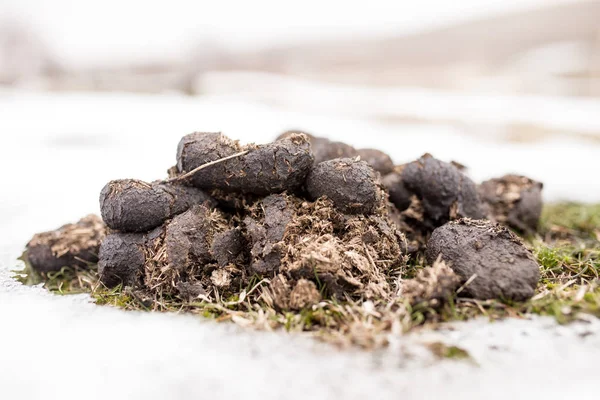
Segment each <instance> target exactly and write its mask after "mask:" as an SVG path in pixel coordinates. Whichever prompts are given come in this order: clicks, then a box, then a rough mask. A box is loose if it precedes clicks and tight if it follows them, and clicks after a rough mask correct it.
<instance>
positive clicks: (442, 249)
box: [26, 132, 591, 347]
mask: <svg viewBox="0 0 600 400" xmlns="http://www.w3.org/2000/svg"><path fill="white" fill-rule="evenodd" d="M168 176H169V177H168V179H166V180H163V181H155V182H152V183H146V182H143V181H139V180H135V179H123V180H114V181H111V182H109V183H108V184H107V185H106V186H105V187H104V188H103V189H102V191H101V194H100V209H101V215H102V219H103V220H104V222H102V221H101V220H99V219H98V218H97V217H93V216H90V217H86V218H84V219H82V220H81V221H79V222H78V223H76V224H69V225H65V226H63V227H61V228H60V229H58V230H57V231H53V232H45V233H41V234H37V235H35V236H34V237H33V239H32V240H31V241H30V242H29V244H28V245H27V252H26V257H27V260H28V261H29V264H31V266H32V267H33V268H35V269H36V270H37V271H41V272H53V271H58V273H54V274H35V275H36V276H37V275H42V277H43V278H44V279H46V280H47V283H48V284H50V285H51V286H50V285H49V287H57V288H59V290H62V288H64V287H75V288H85V289H88V290H91V291H92V292H93V294H94V296H97V297H96V298H97V299H98V301H99V302H103V303H109V304H115V305H118V306H120V307H125V308H133V309H135V308H138V309H139V308H144V309H151V310H160V311H165V310H176V311H177V312H180V311H189V312H194V313H198V314H202V315H206V316H211V317H216V318H218V320H225V319H228V320H232V321H234V322H236V323H240V324H244V325H255V326H260V327H262V328H265V329H274V328H275V327H278V326H280V327H281V326H285V327H286V329H288V330H290V331H291V330H294V329H296V330H298V329H299V330H310V331H313V332H325V333H326V334H331V335H332V336H335V337H336V338H345V337H351V338H352V339H351V341H352V343H355V344H359V345H361V346H365V347H372V346H377V345H379V344H380V343H382V342H383V339H382V340H381V341H377V340H379V339H377V340H375V339H374V338H375V337H381V336H384V335H380V334H382V333H383V334H386V333H389V332H390V331H393V330H402V329H405V328H407V327H410V326H414V325H416V324H422V323H428V322H437V321H440V320H441V319H442V318H444V316H447V315H450V314H452V315H455V314H454V313H455V312H456V311H457V310H462V311H463V312H466V311H464V310H465V308H469V307H470V306H473V307H477V308H478V309H481V308H482V306H481V304H480V302H475V301H474V300H472V299H461V298H458V297H460V296H470V297H473V298H475V299H485V300H487V299H500V300H501V301H502V300H511V301H514V300H517V301H521V300H526V299H529V298H530V297H531V296H532V295H533V293H534V289H535V287H536V284H537V281H538V276H539V270H538V265H537V263H536V261H535V260H534V259H533V256H532V254H531V252H530V251H529V250H527V249H526V248H525V247H524V246H523V244H522V243H521V241H520V240H519V239H518V238H517V237H516V236H515V235H514V234H513V233H511V231H509V230H508V228H506V227H504V226H502V225H500V224H497V223H496V221H498V222H502V223H505V224H507V225H509V226H511V227H513V228H517V229H519V230H521V231H524V232H533V231H534V230H535V228H536V225H537V222H538V219H539V214H540V207H541V195H540V190H541V184H539V183H537V182H535V181H532V180H530V179H527V178H524V177H517V176H512V175H510V176H505V177H503V178H499V179H495V180H490V181H487V182H484V183H483V184H481V186H480V187H479V188H478V187H477V186H476V185H475V183H474V182H473V181H471V179H469V178H468V177H467V176H466V175H465V174H464V173H463V171H462V170H461V168H459V167H457V164H452V163H446V162H442V161H440V160H437V159H435V158H433V157H432V156H430V155H424V156H423V157H421V158H420V159H418V160H417V161H414V162H411V163H408V164H402V165H397V166H394V165H393V163H392V160H391V159H390V157H389V156H387V155H386V154H385V153H383V152H381V151H378V150H374V149H362V150H361V149H358V150H357V149H355V148H354V147H352V146H350V145H347V144H344V143H341V142H333V141H330V140H328V139H325V138H319V137H316V136H312V135H306V134H302V133H296V132H286V133H285V134H283V135H281V137H280V138H279V139H278V140H276V141H274V142H272V143H268V144H264V145H241V144H239V143H238V142H237V141H234V140H232V139H229V138H228V137H227V136H224V135H222V134H221V133H192V134H189V135H186V136H184V137H183V138H182V139H181V141H180V142H179V146H178V148H177V165H176V166H175V167H172V168H171V169H170V170H169V171H168ZM478 190H479V191H478ZM480 195H481V197H482V198H483V200H484V202H485V203H484V202H482V201H481V200H480ZM467 217H468V218H467ZM485 217H487V218H489V219H490V220H491V221H490V220H485V219H483V218H485ZM105 224H106V225H105ZM105 231H106V233H105ZM96 262H97V264H98V268H97V270H96V269H95V268H93V267H90V268H88V264H90V263H92V264H93V263H96ZM63 267H74V268H72V269H73V271H74V274H75V278H72V276H73V273H72V272H73V271H71V269H63ZM83 269H85V271H84V270H83ZM552 273H554V269H553V270H552ZM590 274H591V272H590ZM65 281H66V282H71V283H72V282H77V284H75V285H67V286H64V285H63V283H64V282H65ZM467 303H468V306H465V304H467ZM488 303H489V304H498V302H494V301H490V302H486V305H484V307H490V308H491V307H495V306H489V305H487V304H488ZM509 306H510V303H507V304H503V305H500V307H496V308H498V309H506V308H507V307H509ZM461 307H462V308H461ZM462 315H464V314H461V316H462ZM377 335H379V336H377Z"/></svg>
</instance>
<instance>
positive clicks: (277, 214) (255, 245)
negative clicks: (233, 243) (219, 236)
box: [244, 194, 294, 275]
mask: <svg viewBox="0 0 600 400" xmlns="http://www.w3.org/2000/svg"><path fill="white" fill-rule="evenodd" d="M259 208H260V209H261V210H262V212H263V214H262V216H261V217H260V218H257V217H246V218H245V219H244V224H245V226H246V231H247V235H248V240H249V242H250V245H251V246H252V247H251V250H250V254H251V261H250V272H252V273H257V274H260V275H269V274H274V273H276V272H277V271H278V270H279V266H280V265H281V258H282V256H283V251H284V249H283V243H282V241H283V236H284V234H285V232H286V229H287V227H288V224H289V223H290V222H291V221H292V217H293V212H294V208H293V206H292V204H291V202H290V199H289V197H288V196H287V195H285V194H275V195H270V196H268V197H265V198H264V199H263V200H262V201H261V202H260V204H259Z"/></svg>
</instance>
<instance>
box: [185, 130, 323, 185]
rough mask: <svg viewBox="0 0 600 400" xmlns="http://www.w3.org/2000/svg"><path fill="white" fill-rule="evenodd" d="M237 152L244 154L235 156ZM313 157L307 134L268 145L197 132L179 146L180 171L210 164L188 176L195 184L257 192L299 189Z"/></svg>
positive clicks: (218, 134)
mask: <svg viewBox="0 0 600 400" xmlns="http://www.w3.org/2000/svg"><path fill="white" fill-rule="evenodd" d="M236 154H240V155H239V156H236V157H234V156H235V155H236ZM220 160H223V161H220ZM313 160H314V157H313V155H312V153H311V151H310V144H309V141H308V138H307V137H306V136H305V135H303V134H298V135H292V136H290V137H288V138H285V139H282V140H278V141H275V142H273V143H269V144H265V145H258V146H257V145H249V146H241V145H240V144H239V143H238V142H237V141H233V140H231V139H229V138H228V137H226V136H224V135H222V134H220V133H199V132H197V133H192V134H190V135H187V136H185V137H184V138H183V139H182V140H181V142H180V143H179V146H178V148H177V169H178V171H179V173H180V174H184V175H185V174H186V173H190V172H191V171H193V170H195V169H197V168H200V167H202V166H204V165H209V164H210V165H209V166H208V167H206V168H204V169H203V170H202V171H198V173H195V174H193V175H192V176H190V177H189V178H188V179H186V180H187V181H189V183H190V184H192V185H193V186H196V187H198V188H201V189H221V190H223V191H226V192H241V193H250V194H256V195H268V194H271V193H281V192H284V191H286V190H287V191H290V192H294V191H296V190H298V189H299V188H300V187H301V186H302V185H303V183H304V180H305V179H306V175H307V174H308V171H309V169H310V167H311V166H312V164H313ZM211 163H212V164H211Z"/></svg>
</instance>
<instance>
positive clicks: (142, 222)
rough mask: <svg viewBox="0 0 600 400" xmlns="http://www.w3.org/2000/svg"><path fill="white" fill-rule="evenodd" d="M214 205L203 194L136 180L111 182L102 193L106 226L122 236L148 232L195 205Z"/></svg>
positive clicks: (182, 188) (194, 190) (176, 186)
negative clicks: (129, 233) (123, 233)
mask: <svg viewBox="0 0 600 400" xmlns="http://www.w3.org/2000/svg"><path fill="white" fill-rule="evenodd" d="M202 203H207V204H210V205H214V200H212V199H211V198H210V196H208V195H207V194H206V193H204V192H203V191H202V190H199V189H196V188H192V187H185V186H179V185H171V184H163V183H146V182H143V181H140V180H136V179H120V180H114V181H110V182H109V183H108V184H107V185H106V186H104V188H103V189H102V191H101V192H100V211H101V213H102V219H103V220H104V222H105V223H106V225H107V226H108V227H109V228H111V229H114V230H118V231H121V232H147V231H149V230H150V229H153V228H156V227H157V226H160V225H162V224H163V222H165V221H166V220H167V219H169V218H172V217H173V216H175V215H177V214H180V213H182V212H184V211H185V210H187V209H188V208H190V207H191V206H192V205H194V204H202Z"/></svg>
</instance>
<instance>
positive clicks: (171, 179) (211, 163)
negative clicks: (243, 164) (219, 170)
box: [165, 150, 250, 183]
mask: <svg viewBox="0 0 600 400" xmlns="http://www.w3.org/2000/svg"><path fill="white" fill-rule="evenodd" d="M249 152H250V150H244V151H240V152H239V153H235V154H232V155H230V156H227V157H223V158H219V159H218V160H215V161H211V162H208V163H206V164H202V165H201V166H199V167H196V168H194V169H193V170H191V171H190V172H186V173H185V174H183V175H179V176H176V177H174V178H169V179H167V180H166V181H165V182H167V183H169V182H175V181H183V180H186V179H187V178H189V177H191V176H193V175H194V174H195V173H196V172H198V171H200V170H203V169H204V168H208V167H210V166H211V165H215V164H218V163H220V162H223V161H227V160H231V159H232V158H236V157H241V156H243V155H246V154H248V153H249Z"/></svg>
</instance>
